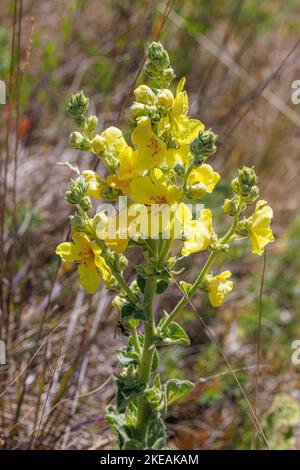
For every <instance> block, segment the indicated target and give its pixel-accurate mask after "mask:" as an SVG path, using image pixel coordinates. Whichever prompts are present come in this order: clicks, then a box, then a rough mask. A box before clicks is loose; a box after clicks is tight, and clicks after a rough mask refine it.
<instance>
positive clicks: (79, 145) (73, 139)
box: [70, 131, 91, 150]
mask: <svg viewBox="0 0 300 470" xmlns="http://www.w3.org/2000/svg"><path fill="white" fill-rule="evenodd" d="M70 143H71V145H72V147H74V148H75V149H77V150H90V149H91V142H90V140H89V139H88V138H87V137H85V136H84V135H82V134H81V132H78V131H75V132H72V134H71V135H70Z"/></svg>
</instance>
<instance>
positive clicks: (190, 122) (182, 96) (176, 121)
mask: <svg viewBox="0 0 300 470" xmlns="http://www.w3.org/2000/svg"><path fill="white" fill-rule="evenodd" d="M184 84H185V78H182V79H181V80H180V82H179V83H178V85H177V89H176V96H175V100H174V103H173V106H172V108H171V109H170V112H169V114H168V117H167V118H165V119H164V120H162V122H161V123H159V124H158V127H159V133H160V134H161V133H162V132H163V127H165V126H166V125H167V124H168V123H169V124H170V127H171V131H172V135H173V137H174V139H175V141H176V148H170V149H168V151H167V156H166V160H167V164H168V166H169V167H173V166H174V165H175V164H176V163H182V164H183V165H184V166H185V165H187V164H188V163H189V158H188V156H189V151H190V142H191V141H192V140H193V139H194V138H195V137H197V135H198V134H199V132H202V131H203V130H204V125H203V123H202V122H201V121H198V120H197V119H191V118H189V117H188V116H187V112H188V109H189V103H188V95H187V92H186V91H184V90H183V88H184Z"/></svg>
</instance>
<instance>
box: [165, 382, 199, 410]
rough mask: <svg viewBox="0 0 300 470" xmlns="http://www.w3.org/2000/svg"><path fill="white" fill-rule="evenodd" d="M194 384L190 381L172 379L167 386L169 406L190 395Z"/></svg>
mask: <svg viewBox="0 0 300 470" xmlns="http://www.w3.org/2000/svg"><path fill="white" fill-rule="evenodd" d="M193 386H194V384H193V383H192V382H190V381H189V380H178V379H170V380H168V381H167V382H166V384H165V389H166V392H167V401H168V405H169V404H170V403H173V401H175V400H178V398H181V397H183V396H184V395H186V394H187V393H189V392H190V391H191V390H192V388H193Z"/></svg>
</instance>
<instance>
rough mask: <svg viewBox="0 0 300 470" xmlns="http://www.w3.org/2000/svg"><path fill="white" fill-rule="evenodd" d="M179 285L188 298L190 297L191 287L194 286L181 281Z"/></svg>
mask: <svg viewBox="0 0 300 470" xmlns="http://www.w3.org/2000/svg"><path fill="white" fill-rule="evenodd" d="M179 285H180V289H181V290H182V291H183V293H184V294H185V295H186V296H187V297H188V295H189V293H190V290H191V287H192V284H190V283H189V282H185V281H180V283H179Z"/></svg>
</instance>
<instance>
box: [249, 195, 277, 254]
mask: <svg viewBox="0 0 300 470" xmlns="http://www.w3.org/2000/svg"><path fill="white" fill-rule="evenodd" d="M266 204H268V203H267V201H258V202H257V204H256V207H255V212H254V214H253V215H252V216H251V217H250V218H249V219H248V222H249V223H250V224H249V229H248V230H249V235H250V239H251V243H252V252H253V253H254V254H256V255H262V254H263V251H264V247H265V246H266V245H268V243H271V242H273V241H274V236H273V232H272V230H271V228H270V223H271V220H272V218H273V211H272V208H271V207H270V206H267V205H266Z"/></svg>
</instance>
